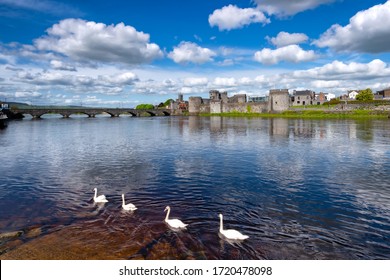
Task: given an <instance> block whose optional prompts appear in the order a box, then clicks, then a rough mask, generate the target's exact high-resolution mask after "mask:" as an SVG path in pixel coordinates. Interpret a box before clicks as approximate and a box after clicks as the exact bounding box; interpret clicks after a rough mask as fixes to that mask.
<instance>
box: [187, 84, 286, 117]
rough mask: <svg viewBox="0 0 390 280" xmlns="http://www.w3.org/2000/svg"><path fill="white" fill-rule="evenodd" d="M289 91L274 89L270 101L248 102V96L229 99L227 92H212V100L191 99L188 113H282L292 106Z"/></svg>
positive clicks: (238, 95) (241, 95)
mask: <svg viewBox="0 0 390 280" xmlns="http://www.w3.org/2000/svg"><path fill="white" fill-rule="evenodd" d="M290 102H291V101H290V95H289V92H288V89H272V90H270V92H269V97H268V100H265V101H260V102H248V101H247V96H246V94H237V95H234V96H232V97H228V95H227V92H220V91H218V90H211V91H210V98H209V99H205V98H202V97H190V98H189V102H188V112H189V114H190V115H198V114H202V113H205V114H219V113H234V112H240V113H268V112H282V111H285V110H287V109H288V108H289V106H290Z"/></svg>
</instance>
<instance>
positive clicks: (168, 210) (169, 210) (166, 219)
mask: <svg viewBox="0 0 390 280" xmlns="http://www.w3.org/2000/svg"><path fill="white" fill-rule="evenodd" d="M170 212H171V208H168V209H167V216H166V217H165V221H168V217H169V213H170Z"/></svg>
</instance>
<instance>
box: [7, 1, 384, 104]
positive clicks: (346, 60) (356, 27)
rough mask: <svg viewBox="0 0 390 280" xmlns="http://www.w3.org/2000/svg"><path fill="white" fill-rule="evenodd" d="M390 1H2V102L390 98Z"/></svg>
mask: <svg viewBox="0 0 390 280" xmlns="http://www.w3.org/2000/svg"><path fill="white" fill-rule="evenodd" d="M389 53H390V1H374V0H360V1H357V0H297V1H290V0H215V1H206V0H204V1H203V0H198V1H176V0H166V1H161V0H160V1H159V0H147V1H119V0H111V1H100V0H94V1H76V0H74V1H73V0H71V1H56V0H42V1H38V0H0V100H4V99H6V100H7V101H19V102H28V103H32V104H45V105H64V104H69V105H80V104H82V105H86V106H109V107H135V106H136V105H137V104H139V103H152V104H158V103H160V102H164V101H165V100H167V99H168V98H174V99H176V98H177V95H178V93H183V94H184V96H185V99H188V97H189V96H202V97H207V96H208V92H209V90H211V89H218V90H226V91H227V92H228V93H229V95H234V94H237V93H246V94H247V95H252V96H264V95H267V94H268V91H269V90H270V89H273V88H288V89H289V90H290V91H291V92H292V91H293V90H299V89H311V90H314V91H316V92H326V93H334V94H336V96H338V95H340V94H343V93H346V92H347V90H350V89H363V88H367V87H370V88H372V89H373V90H374V91H376V90H381V89H384V88H387V87H390V79H389V77H390V64H389V61H390V55H389Z"/></svg>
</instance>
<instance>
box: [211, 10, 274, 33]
mask: <svg viewBox="0 0 390 280" xmlns="http://www.w3.org/2000/svg"><path fill="white" fill-rule="evenodd" d="M269 22H270V20H269V19H268V18H266V16H265V15H264V14H263V13H262V12H261V11H259V10H257V9H254V8H245V9H241V8H238V7H237V6H235V5H229V6H225V7H223V8H222V9H217V10H215V11H214V12H213V13H212V14H211V15H209V24H210V26H211V27H213V26H217V27H218V28H219V30H220V31H222V30H232V29H239V28H242V27H244V26H246V25H249V24H251V23H263V24H266V23H269Z"/></svg>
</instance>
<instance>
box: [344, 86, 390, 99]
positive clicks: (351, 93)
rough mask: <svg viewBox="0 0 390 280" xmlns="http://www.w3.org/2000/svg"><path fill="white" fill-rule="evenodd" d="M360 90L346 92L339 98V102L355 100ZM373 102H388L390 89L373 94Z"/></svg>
mask: <svg viewBox="0 0 390 280" xmlns="http://www.w3.org/2000/svg"><path fill="white" fill-rule="evenodd" d="M359 91H360V90H348V92H347V93H346V94H343V95H341V96H340V100H356V96H357V95H358V94H359ZM374 99H375V100H383V99H384V100H390V88H386V89H383V90H379V91H377V92H376V93H374Z"/></svg>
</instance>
